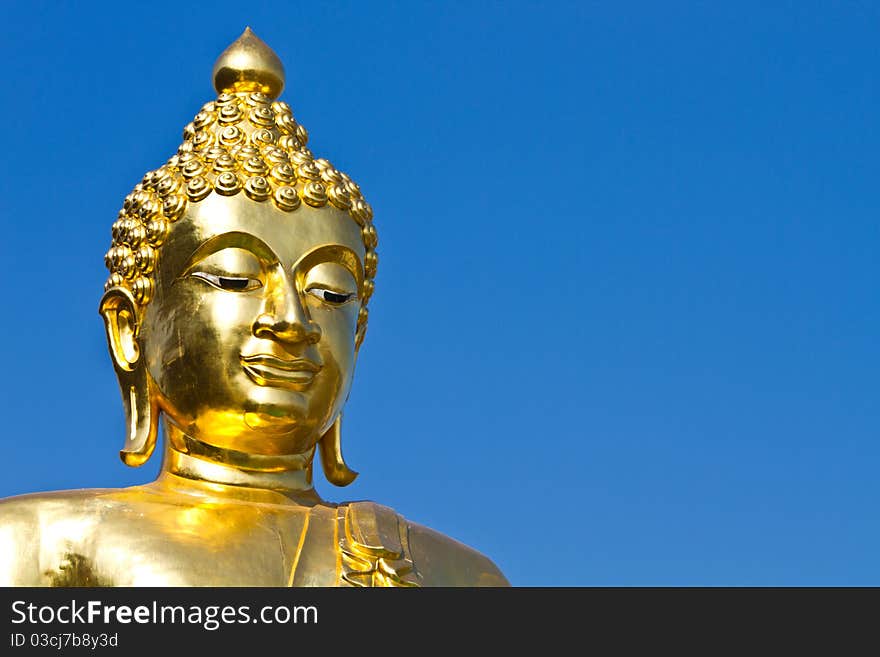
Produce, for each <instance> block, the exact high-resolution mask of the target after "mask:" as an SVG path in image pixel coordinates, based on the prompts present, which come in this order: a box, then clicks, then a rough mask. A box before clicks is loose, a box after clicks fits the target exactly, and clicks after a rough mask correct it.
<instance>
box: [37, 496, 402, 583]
mask: <svg viewBox="0 0 880 657" xmlns="http://www.w3.org/2000/svg"><path fill="white" fill-rule="evenodd" d="M376 509H379V512H378V513H377V512H376ZM401 520H402V519H399V517H398V516H397V514H395V513H393V512H391V511H390V510H388V509H384V507H377V506H376V505H370V504H366V503H358V504H353V505H345V506H340V507H331V506H316V507H312V508H302V507H298V508H295V509H285V508H279V507H274V506H273V507H266V508H255V507H254V506H253V505H247V506H240V507H237V506H214V507H212V506H210V505H205V506H192V507H180V508H175V509H171V510H169V509H168V508H167V507H165V508H162V509H156V510H152V509H146V510H144V509H141V510H138V512H136V513H113V514H107V515H106V516H105V517H104V518H102V520H101V522H100V524H99V525H98V526H97V527H96V532H95V533H94V534H92V540H91V541H89V544H88V545H83V546H80V548H81V549H77V548H76V546H72V545H67V546H66V552H65V547H64V546H63V545H59V546H58V548H57V549H56V550H54V552H56V555H55V559H54V561H55V562H56V563H57V564H59V566H60V567H59V568H56V569H55V570H56V572H62V573H64V572H68V574H72V573H74V572H75V571H76V572H79V573H80V574H79V575H78V576H79V577H83V576H90V577H92V579H94V580H97V581H96V583H98V584H101V585H111V586H352V585H354V586H376V585H378V586H395V585H397V586H400V585H403V586H407V585H413V584H416V579H415V577H416V574H415V571H414V569H413V568H412V562H411V560H410V558H409V551H408V548H407V546H406V535H405V531H404V528H403V527H402V526H401V525H400V521H401ZM65 563H67V564H76V567H75V568H73V567H71V565H68V566H67V570H66V571H65V568H64V564H65ZM69 583H70V582H69Z"/></svg>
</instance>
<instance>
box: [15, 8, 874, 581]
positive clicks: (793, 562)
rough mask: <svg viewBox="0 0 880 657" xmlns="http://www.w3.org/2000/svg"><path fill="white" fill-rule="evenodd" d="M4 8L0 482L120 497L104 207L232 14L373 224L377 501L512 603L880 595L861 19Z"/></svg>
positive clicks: (354, 424)
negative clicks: (256, 41) (111, 489)
mask: <svg viewBox="0 0 880 657" xmlns="http://www.w3.org/2000/svg"><path fill="white" fill-rule="evenodd" d="M721 4H722V3H664V4H663V5H661V3H637V2H633V3H616V2H615V3H612V2H606V3H596V4H589V3H584V2H577V3H550V4H548V3H512V2H507V3H488V2H487V3H410V2H405V3H403V2H402V3H346V2H334V3H314V2H311V3H300V2H291V3H258V2H251V3H241V2H235V3H233V2H214V3H211V4H210V6H207V5H206V6H204V7H199V8H196V7H195V5H194V6H193V8H190V9H187V10H186V12H185V13H181V11H180V7H181V6H182V5H181V4H180V3H163V2H153V3H150V4H149V6H148V7H149V9H148V10H145V9H144V8H145V7H147V5H143V4H141V3H139V4H131V5H129V6H121V4H116V3H114V4H108V5H107V6H101V5H97V4H88V3H75V4H74V3H68V4H63V3H43V4H25V3H16V4H12V3H6V4H5V5H4V6H3V7H2V9H0V30H2V40H0V44H2V45H0V49H2V52H0V54H2V61H4V62H6V63H7V66H6V67H4V78H5V79H4V81H3V87H4V89H5V91H4V102H3V103H2V105H0V125H4V126H6V132H5V134H4V140H3V148H4V150H5V153H4V157H3V158H2V164H0V167H2V168H0V222H2V233H0V235H2V237H0V239H2V242H0V243H2V245H3V258H2V259H0V277H2V280H3V281H4V283H5V297H4V303H3V305H2V306H0V320H2V321H0V350H2V352H0V357H2V361H3V362H4V363H6V374H5V376H3V377H0V412H2V416H3V418H4V423H3V427H2V429H0V435H2V437H3V454H4V458H3V459H2V460H0V496H6V495H13V494H19V493H25V492H32V491H37V490H50V489H63V488H82V487H104V486H126V485H132V484H136V483H143V482H146V481H148V480H150V479H152V478H153V477H154V476H155V474H156V472H157V469H158V459H154V460H153V461H151V462H150V463H148V464H147V465H146V466H144V467H143V468H141V469H137V470H132V469H129V468H126V467H125V466H124V465H123V464H122V463H121V461H119V458H118V455H117V452H118V449H119V448H120V447H121V444H122V431H123V418H122V410H121V404H120V401H119V393H118V389H117V388H116V383H115V379H114V376H113V372H112V368H111V365H110V361H109V358H108V357H107V354H106V347H105V342H104V337H103V334H102V326H101V321H100V318H99V316H98V314H97V305H98V300H99V298H100V295H101V291H102V285H103V282H104V280H105V278H106V271H105V269H104V267H103V261H102V258H103V253H104V252H105V250H106V248H107V247H108V246H109V240H110V225H111V223H112V222H113V220H114V218H115V216H116V213H117V211H118V209H119V207H120V206H121V203H122V199H123V197H124V196H125V195H126V194H127V193H128V191H129V190H130V189H131V187H132V186H133V185H134V184H135V183H136V182H137V181H139V179H140V177H141V175H142V174H143V173H144V172H145V171H147V170H149V169H152V168H155V167H156V166H158V165H159V164H160V163H162V162H164V161H165V160H166V159H167V158H168V157H169V156H170V155H171V154H172V153H173V152H174V150H175V149H176V147H177V145H178V143H179V142H180V133H181V130H182V128H183V126H184V125H185V124H186V123H187V122H188V121H189V120H190V119H191V117H192V116H193V115H194V114H195V113H196V112H197V111H198V109H199V107H200V106H201V105H202V104H203V103H204V102H206V101H208V100H210V99H211V98H212V97H213V90H212V87H211V77H210V73H211V67H212V65H213V62H214V59H215V58H216V56H217V55H218V54H219V53H220V52H221V51H222V50H223V48H225V46H226V45H227V44H228V43H229V42H230V41H232V40H233V39H234V38H235V37H237V36H238V34H239V33H240V32H241V31H242V29H243V28H244V27H245V25H250V26H251V27H252V28H253V29H254V30H255V31H256V33H257V34H258V35H259V36H260V37H261V38H263V39H264V40H265V41H266V42H268V43H269V44H270V45H271V46H272V47H273V48H274V49H275V50H276V52H277V53H278V54H279V56H280V57H281V59H282V60H283V61H284V63H285V66H286V69H287V87H286V89H285V92H284V94H283V96H282V97H283V99H284V100H286V101H287V102H288V103H289V104H290V105H291V106H292V108H293V111H294V114H295V116H296V117H297V119H298V120H299V121H301V122H302V123H303V124H304V125H305V126H306V127H307V128H308V130H309V132H310V134H311V142H310V145H311V146H312V148H313V150H314V151H315V152H316V153H317V154H318V155H321V156H324V157H327V158H328V159H330V160H331V161H332V162H333V163H334V164H336V165H337V166H339V167H340V168H341V169H343V170H345V171H347V172H349V173H350V174H351V175H352V177H353V178H354V179H355V180H356V181H358V182H359V183H360V185H361V187H362V189H363V190H364V192H365V195H366V197H367V199H368V200H370V202H371V203H372V205H373V207H374V209H375V212H376V225H377V228H378V231H379V239H380V244H379V254H380V259H381V260H380V265H379V274H378V278H377V281H376V294H375V297H374V298H373V300H372V301H371V315H370V331H369V333H368V336H367V340H366V343H365V345H364V348H363V349H362V352H361V357H360V360H359V363H358V372H357V376H356V379H355V385H354V389H353V392H352V395H351V399H350V402H349V404H348V406H347V411H346V422H345V434H344V446H345V449H346V456H347V458H348V460H349V461H350V463H351V465H352V466H353V467H355V468H356V469H357V470H359V471H360V472H361V473H362V474H361V477H360V478H359V479H358V480H357V481H356V482H355V484H353V485H352V486H350V487H349V488H347V489H333V488H332V487H331V486H329V485H328V484H326V483H325V482H324V481H323V480H321V479H319V480H318V487H319V490H320V492H321V493H322V494H323V495H325V497H327V498H328V499H332V500H344V499H372V500H375V501H378V502H381V503H383V504H387V505H389V506H393V507H394V508H396V509H397V510H398V511H400V512H402V513H403V514H405V515H406V516H407V517H409V518H410V519H412V520H414V521H416V522H421V523H423V524H427V525H429V526H431V527H434V528H435V529H437V530H439V531H442V532H444V533H447V534H449V535H451V536H453V537H455V538H457V539H459V540H461V541H462V542H465V543H467V544H469V545H472V546H474V547H476V548H477V549H479V550H480V551H482V552H484V553H485V554H487V555H489V556H490V557H492V558H493V560H495V562H496V563H497V564H498V565H499V566H500V567H501V568H502V570H503V571H504V572H505V573H506V574H507V575H508V577H509V578H510V580H511V581H512V582H513V583H514V584H517V585H563V586H564V585H678V584H681V585H777V584H787V585H829V584H873V585H878V584H880V560H878V558H877V555H878V554H880V529H878V521H877V513H876V507H877V503H878V498H880V484H878V477H877V474H876V473H877V471H878V466H880V445H878V438H880V431H878V427H880V411H878V409H880V405H878V403H877V401H878V383H877V373H878V371H880V347H878V340H877V336H878V335H880V300H878V293H877V281H878V280H880V276H878V274H880V265H878V258H877V251H878V246H880V224H878V218H880V198H878V189H880V187H878V164H880V163H878V154H880V135H878V130H877V124H878V121H877V118H878V116H880V112H878V110H880V107H878V63H880V45H878V44H880V41H878V39H877V33H878V28H880V10H878V8H877V6H876V5H875V4H871V3H824V4H820V3H801V2H798V3H772V4H770V5H769V6H768V3H733V4H731V3H727V5H726V6H721Z"/></svg>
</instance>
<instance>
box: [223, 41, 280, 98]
mask: <svg viewBox="0 0 880 657" xmlns="http://www.w3.org/2000/svg"><path fill="white" fill-rule="evenodd" d="M213 77H214V88H215V89H216V90H217V93H220V94H222V93H238V92H252V91H259V92H261V93H264V94H266V95H267V96H268V97H269V98H270V99H272V100H274V99H276V98H278V96H280V95H281V90H282V89H284V65H283V64H282V63H281V60H280V59H279V58H278V55H276V54H275V51H273V50H272V49H271V48H270V47H269V46H268V45H266V43H265V42H263V40H262V39H260V37H258V36H257V35H256V34H254V32H253V30H251V28H250V27H246V28H245V30H244V32H242V33H241V36H240V37H238V38H237V39H236V40H235V41H233V42H232V43H231V44H230V46H229V47H228V48H227V49H226V50H224V51H223V52H222V53H221V54H220V56H219V57H218V58H217V61H216V62H215V63H214V73H213Z"/></svg>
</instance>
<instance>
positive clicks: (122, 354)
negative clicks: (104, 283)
mask: <svg viewBox="0 0 880 657" xmlns="http://www.w3.org/2000/svg"><path fill="white" fill-rule="evenodd" d="M137 308H138V307H137V304H136V303H135V301H134V298H133V297H132V295H131V292H129V291H128V290H127V289H125V288H122V287H112V288H110V289H109V290H107V292H106V293H105V294H104V296H103V297H102V298H101V306H100V310H99V312H100V313H101V316H102V317H103V318H104V326H105V328H106V329H107V346H108V348H109V349H110V357H111V359H112V360H113V368H114V369H115V370H116V378H117V379H118V381H119V390H120V392H121V393H122V405H123V407H124V408H125V425H126V433H125V446H124V447H123V448H122V449H121V450H120V452H119V456H120V457H121V458H122V461H123V462H124V463H125V464H126V465H130V466H132V467H137V466H139V465H143V464H144V463H146V462H147V459H149V458H150V455H151V454H152V453H153V450H154V449H155V447H156V437H157V435H158V432H159V408H158V406H157V405H156V401H155V400H156V395H155V394H154V391H153V389H152V383H151V381H150V376H149V374H148V372H147V367H146V364H145V363H144V359H143V358H142V357H141V350H140V345H139V343H138V329H139V324H138V320H139V318H138V312H137Z"/></svg>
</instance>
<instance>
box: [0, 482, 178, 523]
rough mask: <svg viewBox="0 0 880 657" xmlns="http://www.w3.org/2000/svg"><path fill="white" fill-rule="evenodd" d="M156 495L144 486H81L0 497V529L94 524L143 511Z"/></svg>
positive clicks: (155, 502) (157, 497)
mask: <svg viewBox="0 0 880 657" xmlns="http://www.w3.org/2000/svg"><path fill="white" fill-rule="evenodd" d="M161 502H162V500H161V499H160V497H159V496H157V495H153V494H151V493H150V491H149V489H147V487H144V486H132V487H129V488H80V489H74V490H57V491H48V492H41V493H27V494H24V495H15V496H12V497H6V498H2V499H0V529H2V528H6V529H9V528H10V527H21V528H22V529H24V528H27V531H33V530H35V529H45V528H47V527H50V526H58V525H65V524H72V523H80V524H82V523H86V524H88V523H92V524H95V523H97V522H99V521H100V520H102V519H105V518H107V517H111V516H112V517H121V516H125V515H127V514H138V513H142V512H143V510H144V508H145V507H148V506H150V505H156V504H160V503H161Z"/></svg>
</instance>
